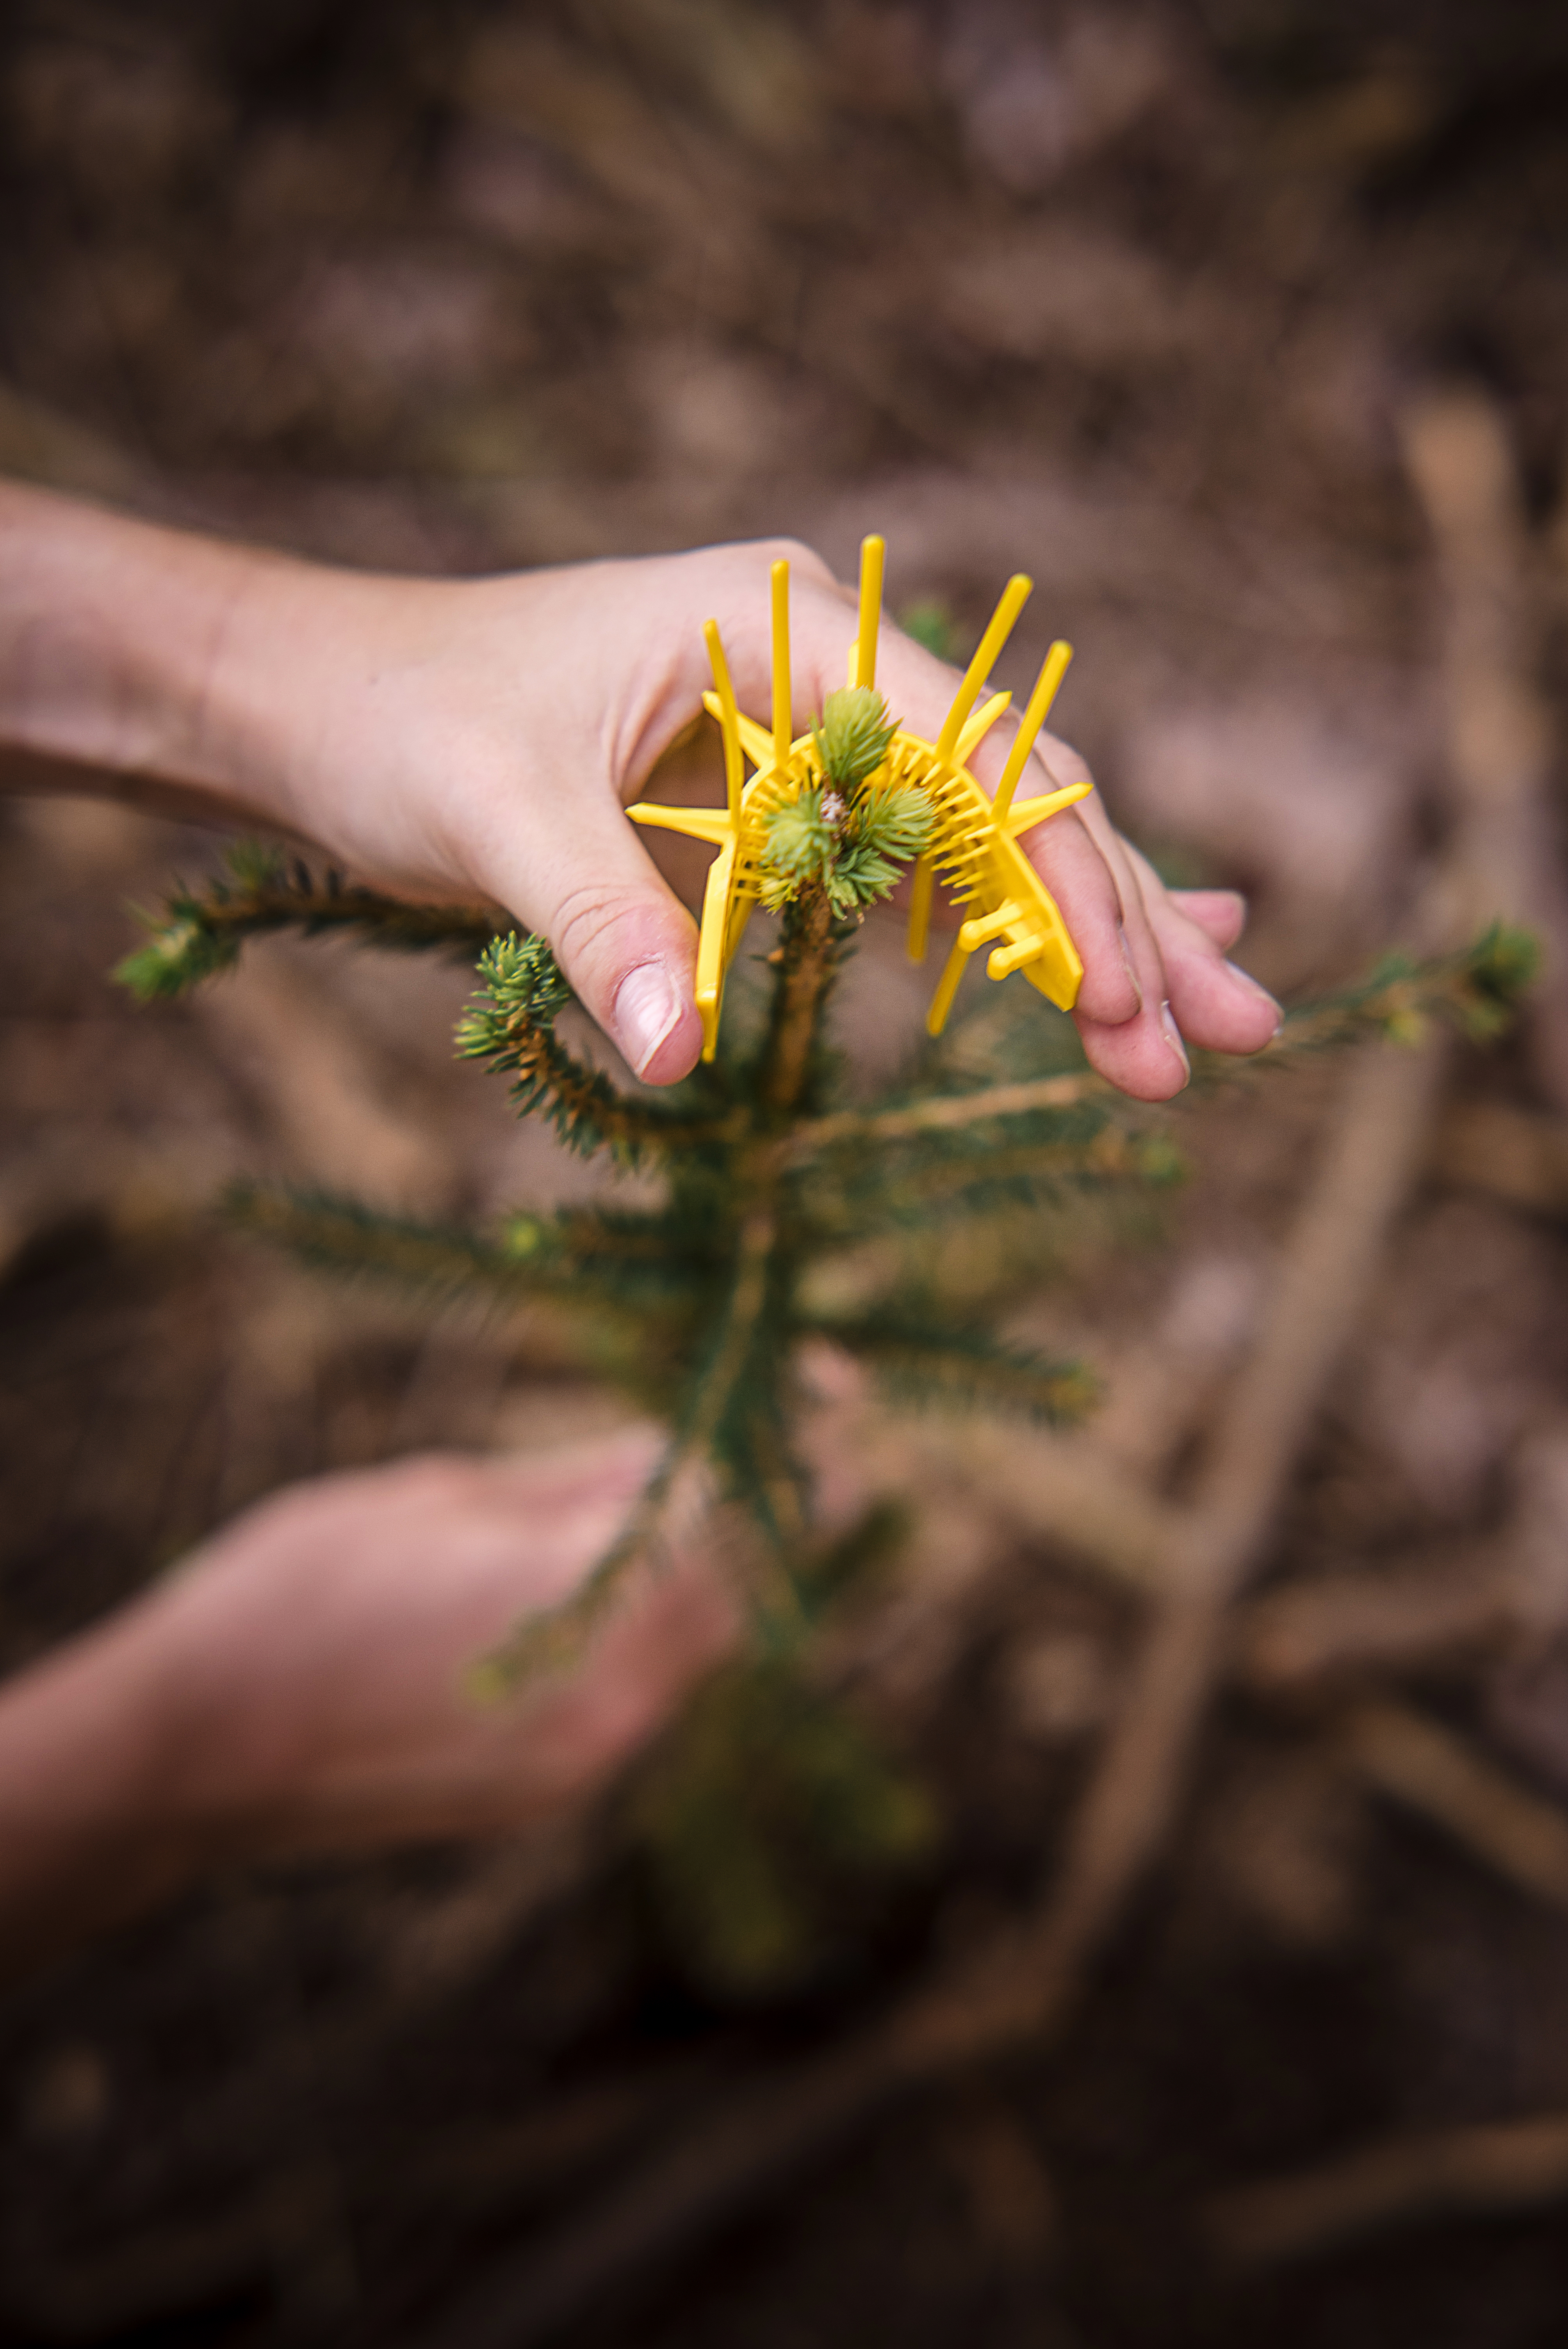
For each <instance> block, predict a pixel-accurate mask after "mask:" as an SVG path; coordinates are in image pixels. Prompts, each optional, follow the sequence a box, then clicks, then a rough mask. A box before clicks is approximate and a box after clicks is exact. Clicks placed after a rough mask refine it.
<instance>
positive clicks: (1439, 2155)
mask: <svg viewBox="0 0 1568 2349" xmlns="http://www.w3.org/2000/svg"><path fill="white" fill-rule="evenodd" d="M1564 2195H1568V2115H1564V2114H1561V2113H1543V2114H1541V2115H1540V2116H1537V2117H1536V2118H1534V2119H1532V2120H1522V2121H1500V2122H1494V2123H1492V2124H1491V2125H1489V2126H1485V2127H1479V2128H1460V2129H1441V2130H1437V2131H1434V2132H1433V2134H1432V2135H1431V2136H1429V2137H1391V2138H1388V2139H1387V2140H1386V2141H1385V2142H1384V2143H1383V2144H1381V2145H1373V2146H1367V2147H1365V2148H1364V2149H1363V2150H1362V2151H1360V2152H1359V2153H1353V2154H1350V2155H1348V2156H1347V2157H1346V2158H1345V2159H1344V2160H1342V2161H1333V2162H1326V2163H1325V2164H1324V2166H1323V2167H1322V2168H1319V2169H1306V2170H1302V2171H1299V2172H1298V2173H1297V2175H1296V2176H1295V2177H1294V2178H1274V2179H1272V2180H1271V2181H1270V2182H1269V2183H1268V2184H1267V2185H1264V2186H1246V2187H1242V2188H1239V2189H1235V2190H1234V2191H1233V2192H1231V2193H1228V2194H1223V2195H1219V2196H1216V2198H1215V2199H1214V2200H1213V2201H1212V2203H1211V2204H1210V2205H1209V2209H1208V2211H1207V2213H1206V2214H1205V2216H1206V2224H1205V2232H1206V2233H1207V2235H1208V2238H1209V2240H1210V2242H1211V2243H1212V2246H1213V2248H1214V2250H1215V2251H1217V2252H1218V2253H1219V2255H1220V2256H1221V2258H1222V2260H1224V2261H1226V2262H1227V2263H1228V2264H1231V2265H1233V2266H1236V2267H1265V2266H1272V2265H1274V2264H1275V2263H1276V2262H1278V2261H1284V2260H1298V2259H1304V2258H1309V2257H1311V2256H1312V2255H1313V2254H1314V2253H1316V2252H1321V2251H1332V2250H1334V2249H1335V2248H1336V2246H1337V2245H1338V2244H1340V2243H1344V2242H1348V2241H1350V2240H1353V2239H1354V2238H1355V2237H1357V2236H1358V2235H1365V2234H1367V2233H1369V2232H1370V2231H1371V2230H1373V2229H1374V2228H1377V2227H1385V2226H1387V2225H1389V2224H1390V2223H1392V2222H1394V2221H1396V2220H1407V2221H1408V2220H1419V2219H1433V2218H1437V2217H1439V2216H1440V2215H1441V2214H1442V2213H1444V2212H1446V2211H1451V2210H1458V2211H1486V2210H1516V2209H1528V2208H1529V2207H1530V2206H1531V2205H1532V2204H1533V2203H1539V2202H1554V2201H1556V2200H1558V2199H1560V2198H1561V2197H1563V2196H1564Z"/></svg>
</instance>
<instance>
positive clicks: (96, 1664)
mask: <svg viewBox="0 0 1568 2349" xmlns="http://www.w3.org/2000/svg"><path fill="white" fill-rule="evenodd" d="M184 1737H185V1728H184V1712H183V1709H182V1707H181V1704H180V1703H179V1702H178V1699H177V1697H176V1695H175V1692H173V1691H172V1690H170V1688H169V1687H168V1686H167V1685H166V1679H165V1671H164V1665H163V1661H162V1659H161V1658H160V1653H159V1650H158V1643H157V1641H156V1640H150V1639H148V1638H147V1637H146V1636H145V1635H144V1631H143V1628H142V1626H141V1624H140V1623H139V1622H135V1623H128V1622H125V1621H124V1620H121V1621H119V1622H116V1623H112V1624H110V1625H108V1626H106V1627H105V1629H104V1630H101V1631H97V1632H89V1633H88V1634H87V1635H86V1636H85V1637H83V1638H81V1639H78V1640H71V1641H69V1642H68V1643H67V1646H66V1647H65V1648H63V1649H62V1650H61V1651H59V1652H58V1653H57V1654H56V1655H54V1656H50V1657H46V1658H45V1659H44V1660H43V1661H41V1662H40V1663H37V1664H36V1665H33V1666H32V1667H30V1668H29V1669H28V1670H26V1671H23V1672H20V1673H18V1674H17V1675H16V1677H15V1679H14V1680H11V1681H9V1682H5V1684H4V1685H3V1686H0V1978H4V1977H5V1976H9V1975H13V1974H15V1973H16V1972H18V1971H21V1970H22V1969H24V1968H25V1967H26V1966H27V1965H29V1964H30V1963H33V1962H35V1961H37V1960H38V1959H40V1958H44V1957H47V1956H49V1955H50V1954H52V1952H53V1951H56V1950H57V1949H60V1948H64V1947H67V1946H68V1945H69V1944H70V1943H71V1942H72V1941H73V1940H76V1939H77V1937H78V1936H79V1935H80V1934H82V1933H83V1932H87V1931H90V1930H94V1929H95V1928H98V1927H101V1926H104V1925H108V1924H112V1923H114V1922H116V1921H117V1920H119V1918H121V1917H124V1916H129V1915H132V1914H134V1913H135V1912H136V1911H137V1910H139V1909H141V1908H143V1907H144V1906H145V1905H146V1904H147V1902H148V1901H150V1900H151V1899H156V1898H157V1897H158V1896H159V1895H160V1894H161V1893H163V1892H165V1891H167V1890H169V1889H171V1888H172V1887H174V1886H175V1885H177V1884H178V1883H180V1882H181V1880H182V1879H183V1878H185V1877H186V1875H187V1874H188V1873H189V1872H190V1869H191V1867H192V1866H193V1865H194V1863H195V1861H196V1858H197V1857H198V1845H199V1837H198V1836H197V1833H196V1831H195V1828H194V1826H193V1823H192V1821H191V1818H190V1816H188V1812H187V1808H186V1806H183V1805H182V1803H181V1801H180V1800H178V1799H176V1796H177V1795H178V1794H179V1792H180V1790H181V1787H182V1785H183V1777H184V1762H183V1741H184Z"/></svg>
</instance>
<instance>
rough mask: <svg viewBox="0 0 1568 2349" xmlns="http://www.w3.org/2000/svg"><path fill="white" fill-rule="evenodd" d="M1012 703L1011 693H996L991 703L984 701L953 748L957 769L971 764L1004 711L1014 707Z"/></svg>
mask: <svg viewBox="0 0 1568 2349" xmlns="http://www.w3.org/2000/svg"><path fill="white" fill-rule="evenodd" d="M1012 701H1013V697H1012V695H1011V694H1010V693H994V694H993V695H992V696H991V698H990V700H989V701H983V702H982V703H981V704H980V707H979V709H977V710H976V711H975V715H974V717H973V718H972V719H970V720H969V722H968V724H967V725H966V726H965V729H964V731H963V732H962V734H960V736H959V737H958V740H957V741H956V742H955V743H954V746H953V763H954V766H955V767H966V766H967V765H968V764H969V761H970V760H971V759H972V758H973V757H974V755H975V751H976V750H978V749H979V748H980V745H981V743H982V742H984V740H985V737H986V735H987V734H989V732H990V731H991V729H992V727H993V726H995V723H996V720H997V719H998V718H1000V717H1001V715H1002V713H1003V711H1004V710H1006V709H1010V708H1011V707H1012Z"/></svg>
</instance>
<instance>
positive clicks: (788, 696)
mask: <svg viewBox="0 0 1568 2349" xmlns="http://www.w3.org/2000/svg"><path fill="white" fill-rule="evenodd" d="M771 577H772V582H773V764H774V766H775V767H776V768H777V769H778V771H779V773H780V774H783V773H784V771H785V770H786V768H787V767H788V766H789V751H790V748H791V745H792V743H793V740H794V737H793V735H792V734H791V732H790V715H791V705H792V702H793V699H794V696H793V693H792V691H791V688H790V681H789V564H787V563H786V562H784V561H783V560H782V559H780V561H779V562H778V563H776V564H774V565H773V570H772V574H771Z"/></svg>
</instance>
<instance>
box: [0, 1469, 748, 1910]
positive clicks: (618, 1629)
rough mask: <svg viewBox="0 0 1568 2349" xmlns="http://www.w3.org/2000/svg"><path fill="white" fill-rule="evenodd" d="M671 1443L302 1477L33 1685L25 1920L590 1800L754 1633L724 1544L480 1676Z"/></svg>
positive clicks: (16, 1870) (11, 1894)
mask: <svg viewBox="0 0 1568 2349" xmlns="http://www.w3.org/2000/svg"><path fill="white" fill-rule="evenodd" d="M658 1449H659V1437H658V1435H657V1433H656V1432H655V1431H654V1430H651V1429H647V1428H644V1427H635V1428H631V1429H628V1430H625V1431H624V1432H623V1433H618V1434H616V1435H614V1436H612V1437H609V1438H607V1439H603V1440H600V1441H597V1442H595V1443H593V1444H588V1445H583V1446H578V1447H575V1448H570V1449H566V1450H562V1451H560V1452H556V1453H552V1454H550V1455H549V1456H548V1457H541V1458H537V1459H534V1458H528V1459H521V1460H474V1459H462V1458H457V1457H430V1458H426V1459H418V1460H412V1461H408V1462H405V1463H399V1464H397V1465H395V1466H391V1467H386V1468H376V1469H370V1470H367V1471H364V1472H361V1473H358V1474H355V1475H340V1476H332V1477H327V1478H324V1479H322V1480H320V1481H319V1482H316V1483H313V1484H307V1485H296V1486H294V1488H293V1489H292V1490H290V1491H287V1492H284V1493H283V1494H280V1495H277V1496H276V1497H275V1498H273V1499H271V1500H268V1501H265V1502H263V1504H262V1505H261V1506H259V1507H257V1508H254V1509H252V1510H250V1511H248V1512H247V1513H246V1514H245V1515H244V1516H242V1517H240V1518H239V1519H237V1520H236V1521H235V1523H234V1524H233V1525H232V1526H227V1527H226V1528H225V1529H224V1530H223V1531H222V1533H220V1534H218V1535H217V1536H215V1537H214V1538H213V1539H212V1540H211V1541H210V1542H208V1543H206V1544H204V1545H203V1546H202V1547H201V1549H199V1550H198V1551H196V1552H195V1553H194V1554H193V1555H192V1556H191V1557H190V1558H189V1559H187V1560H186V1561H184V1563H183V1564H182V1565H181V1567H179V1568H177V1569H176V1570H175V1571H174V1572H173V1573H172V1574H171V1575H170V1576H169V1577H168V1578H167V1579H166V1580H165V1581H164V1582H162V1583H161V1584H160V1585H159V1586H158V1587H157V1588H155V1589H154V1590H153V1591H151V1592H150V1594H149V1595H148V1596H146V1597H145V1598H143V1599H139V1601H137V1602H136V1603H134V1604H133V1605H131V1606H129V1607H128V1608H125V1609H121V1610H120V1611H119V1613H118V1614H117V1615H115V1616H112V1617H110V1618H109V1619H108V1621H107V1622H105V1623H104V1624H102V1625H101V1626H99V1627H98V1628H97V1629H95V1630H92V1631H90V1632H88V1633H87V1634H85V1635H83V1636H82V1637H81V1638H79V1639H77V1640H71V1641H69V1642H67V1644H66V1645H65V1646H64V1647H62V1648H60V1649H57V1650H56V1651H54V1652H53V1653H52V1654H50V1655H49V1656H48V1657H46V1658H45V1659H44V1660H43V1661H41V1662H40V1663H38V1664H36V1665H35V1666H33V1667H32V1668H31V1669H30V1670H28V1671H26V1672H24V1673H22V1674H20V1675H19V1676H18V1677H17V1678H16V1679H15V1680H13V1681H12V1682H9V1683H7V1684H6V1685H5V1687H4V1688H3V1689H0V1920H8V1919H11V1918H17V1919H22V1920H26V1919H27V1918H28V1916H29V1914H30V1912H31V1911H33V1910H37V1909H47V1910H49V1911H50V1912H51V1913H55V1912H59V1913H62V1914H63V1913H68V1912H71V1911H72V1910H73V1909H76V1910H81V1909H84V1904H85V1921H86V1922H88V1923H97V1922H99V1921H103V1920H105V1919H107V1918H108V1916H112V1915H115V1914H118V1913H123V1912H124V1911H125V1910H126V1909H133V1908H135V1907H138V1906H140V1905H141V1904H142V1903H143V1901H144V1900H145V1899H149V1898H150V1897H152V1896H153V1895H154V1894H155V1893H162V1892H165V1891H167V1890H169V1889H171V1888H172V1887H173V1886H174V1885H175V1884H177V1883H179V1882H180V1881H181V1880H182V1879H183V1878H185V1877H187V1876H189V1875H190V1874H191V1873H192V1872H193V1871H194V1870H196V1869H198V1868H202V1867H205V1866H211V1865H215V1864H218V1863H221V1862H222V1863H232V1862H233V1861H236V1860H242V1859H246V1858H251V1857H257V1856H276V1855H284V1854H293V1853H301V1852H307V1851H322V1850H329V1849H330V1850H363V1849H366V1848H367V1847H374V1846H377V1845H385V1844H388V1843H393V1842H403V1841H412V1840H417V1839H421V1838H424V1837H439V1836H449V1835H477V1834H486V1833H491V1832H496V1831H500V1830H502V1829H506V1828H511V1827H516V1826H520V1825H522V1824H524V1823H526V1822H528V1821H530V1820H531V1819H535V1818H538V1817H542V1816H545V1815H547V1814H549V1813H551V1812H553V1811H555V1810H557V1809H559V1808H560V1807H561V1806H564V1805H567V1804H570V1803H571V1802H573V1800H574V1799H576V1798H578V1797H580V1796H582V1795H585V1794H587V1793H588V1792H590V1791H591V1790H592V1789H593V1788H594V1787H595V1786H596V1785H599V1784H600V1783H601V1782H602V1781H603V1780H604V1779H605V1778H606V1777H607V1776H608V1775H609V1774H610V1773H611V1772H612V1771H613V1770H614V1767H615V1766H616V1764H619V1763H620V1762H622V1761H623V1760H624V1759H625V1758H626V1757H627V1756H628V1755H629V1754H631V1753H632V1752H633V1751H634V1748H635V1747H636V1746H637V1745H638V1744H640V1743H642V1742H643V1741H644V1740H645V1738H646V1737H648V1736H649V1735H650V1734H651V1733H653V1732H654V1731H655V1729H657V1728H658V1726H659V1725H660V1724H661V1723H662V1722H663V1721H664V1720H665V1718H667V1716H668V1715H669V1713H671V1712H672V1711H673V1709H674V1708H675V1706H676V1703H677V1702H678V1700H679V1699H680V1697H681V1696H682V1695H683V1694H684V1693H685V1692H686V1690H687V1689H688V1688H689V1687H690V1686H691V1685H692V1684H693V1683H694V1682H696V1680H697V1679H698V1678H700V1677H701V1675H702V1674H703V1673H705V1672H706V1671H707V1670H708V1669H709V1668H710V1667H711V1666H712V1665H713V1664H714V1663H715V1662H716V1661H717V1660H718V1659H719V1658H720V1657H721V1656H722V1655H723V1654H724V1653H725V1652H726V1651H727V1648H728V1647H729V1646H730V1644H731V1643H732V1642H733V1640H735V1638H736V1637H737V1636H738V1624H737V1619H736V1616H735V1612H734V1609H733V1605H732V1602H731V1601H730V1599H728V1598H727V1596H726V1594H725V1592H724V1589H723V1588H722V1585H721V1583H720V1581H719V1579H718V1577H717V1572H716V1571H715V1570H714V1569H713V1568H712V1566H711V1563H710V1562H709V1561H708V1560H707V1559H705V1558H704V1557H701V1556H700V1555H696V1554H695V1553H686V1554H681V1555H677V1556H676V1557H674V1558H673V1559H672V1560H671V1561H670V1562H669V1563H667V1564H665V1565H664V1566H663V1567H661V1568H653V1567H649V1568H645V1569H643V1571H642V1574H641V1578H640V1579H638V1580H637V1581H635V1582H634V1584H633V1585H632V1586H631V1587H629V1588H628V1590H627V1592H626V1596H625V1599H624V1602H623V1603H622V1604H621V1605H619V1606H618V1607H617V1608H616V1609H615V1611H614V1614H613V1616H612V1617H611V1619H609V1620H608V1621H607V1622H606V1624H605V1625H604V1628H603V1631H602V1632H601V1633H600V1634H599V1635H598V1636H597V1637H596V1639H595V1640H593V1644H592V1646H591V1648H590V1650H589V1651H588V1653H587V1655H586V1657H585V1658H584V1660H583V1663H582V1665H581V1666H580V1667H579V1668H578V1669H577V1670H576V1671H573V1672H572V1673H570V1674H569V1675H567V1676H565V1677H563V1678H562V1680H560V1681H559V1682H551V1683H546V1684H544V1685H542V1686H541V1687H539V1688H537V1689H535V1690H533V1691H531V1692H526V1693H524V1694H523V1695H521V1696H520V1697H518V1698H515V1699H511V1700H506V1701H502V1702H497V1703H490V1704H483V1705H481V1704H479V1703H477V1702H475V1701H473V1700H472V1699H471V1698H470V1697H469V1695H468V1694H467V1693H466V1691H465V1687H464V1672H465V1668H466V1667H467V1666H469V1664H471V1663H472V1662H473V1661H475V1660H476V1659H477V1658H479V1657H480V1656H481V1655H482V1654H483V1653H484V1652H485V1651H487V1650H488V1649H490V1647H492V1646H493V1645H494V1644H495V1643H496V1641H497V1640H500V1637H501V1635H502V1634H503V1633H504V1632H505V1631H506V1630H508V1628H509V1627H510V1626H511V1624H512V1623H513V1622H514V1621H515V1619H517V1618H518V1616H520V1615H521V1614H524V1613H526V1612H528V1611H530V1610H531V1609H539V1608H543V1607H547V1606H549V1605H551V1604H552V1602H554V1601H555V1600H558V1599H561V1598H562V1597H563V1596H565V1595H566V1593H568V1592H569V1591H570V1590H571V1589H572V1588H573V1587H574V1586H575V1585H576V1583H577V1582H578V1581H579V1580H580V1579H581V1578H582V1576H583V1573H584V1572H585V1571H586V1570H587V1569H588V1568H589V1567H590V1566H591V1565H592V1564H593V1561H594V1559H595V1558H596V1557H598V1556H599V1555H600V1554H601V1553H602V1552H603V1549H604V1548H605V1547H608V1545H609V1543H610V1541H611V1540H612V1538H613V1537H614V1534H615V1533H616V1531H617V1530H618V1528H619V1527H620V1526H621V1525H622V1524H623V1523H624V1518H625V1516H626V1513H627V1511H628V1509H629V1508H630V1506H632V1503H633V1501H634V1497H635V1495H636V1494H637V1493H638V1492H639V1491H640V1490H641V1488H642V1486H643V1485H644V1483H645V1480H646V1478H647V1475H648V1474H649V1472H650V1469H651V1467H652V1465H653V1463H654V1461H655V1458H656V1456H657V1453H658ZM6 1938H7V1939H9V1938H10V1936H7V1937H6Z"/></svg>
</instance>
